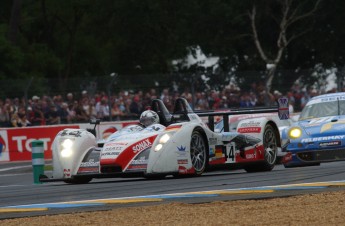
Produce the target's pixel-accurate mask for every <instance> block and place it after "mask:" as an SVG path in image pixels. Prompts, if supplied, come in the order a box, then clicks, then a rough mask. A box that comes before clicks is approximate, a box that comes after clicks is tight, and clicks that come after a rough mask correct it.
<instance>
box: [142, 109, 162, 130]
mask: <svg viewBox="0 0 345 226" xmlns="http://www.w3.org/2000/svg"><path fill="white" fill-rule="evenodd" d="M139 121H140V123H141V124H142V125H143V126H145V127H148V126H150V125H153V124H158V123H159V116H158V114H157V113H156V112H154V111H151V110H147V111H144V112H143V113H141V115H140V120H139Z"/></svg>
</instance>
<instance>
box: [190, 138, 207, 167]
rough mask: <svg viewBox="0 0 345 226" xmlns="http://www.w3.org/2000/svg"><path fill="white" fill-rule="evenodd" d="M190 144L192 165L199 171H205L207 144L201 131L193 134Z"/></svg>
mask: <svg viewBox="0 0 345 226" xmlns="http://www.w3.org/2000/svg"><path fill="white" fill-rule="evenodd" d="M190 146H191V147H190V155H191V159H192V165H193V167H194V169H195V171H196V172H197V173H201V172H203V171H204V168H205V164H206V145H205V141H204V139H203V138H202V137H201V136H200V134H199V133H195V134H193V135H192V140H191V145H190Z"/></svg>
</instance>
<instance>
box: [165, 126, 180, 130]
mask: <svg viewBox="0 0 345 226" xmlns="http://www.w3.org/2000/svg"><path fill="white" fill-rule="evenodd" d="M180 128H181V125H176V126H168V127H167V128H165V131H171V130H179V129H180Z"/></svg>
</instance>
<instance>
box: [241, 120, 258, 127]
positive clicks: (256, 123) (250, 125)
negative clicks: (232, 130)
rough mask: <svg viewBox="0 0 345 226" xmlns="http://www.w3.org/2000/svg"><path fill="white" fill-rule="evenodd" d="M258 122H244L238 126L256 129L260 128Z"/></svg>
mask: <svg viewBox="0 0 345 226" xmlns="http://www.w3.org/2000/svg"><path fill="white" fill-rule="evenodd" d="M260 124H261V123H260V122H255V121H250V122H244V123H241V124H240V127H258V126H260Z"/></svg>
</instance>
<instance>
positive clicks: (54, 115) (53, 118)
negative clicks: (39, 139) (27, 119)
mask: <svg viewBox="0 0 345 226" xmlns="http://www.w3.org/2000/svg"><path fill="white" fill-rule="evenodd" d="M44 118H45V120H46V124H47V125H57V124H60V116H59V113H58V110H57V108H56V106H55V105H53V104H52V105H50V107H49V110H48V111H47V112H46V113H45V114H44Z"/></svg>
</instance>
